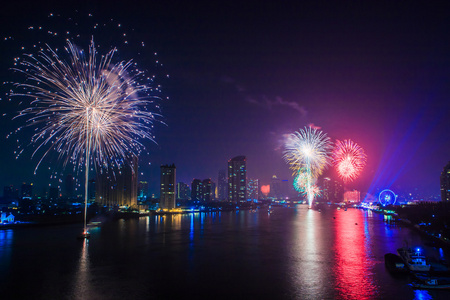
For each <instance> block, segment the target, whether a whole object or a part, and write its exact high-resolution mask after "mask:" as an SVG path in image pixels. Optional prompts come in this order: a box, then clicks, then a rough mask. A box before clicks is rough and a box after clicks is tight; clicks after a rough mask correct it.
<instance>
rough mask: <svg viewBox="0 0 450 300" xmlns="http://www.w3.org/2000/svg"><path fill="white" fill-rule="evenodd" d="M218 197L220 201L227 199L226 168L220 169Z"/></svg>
mask: <svg viewBox="0 0 450 300" xmlns="http://www.w3.org/2000/svg"><path fill="white" fill-rule="evenodd" d="M217 198H218V200H219V201H225V200H227V198H228V196H227V175H226V171H225V170H220V171H219V177H218V178H217Z"/></svg>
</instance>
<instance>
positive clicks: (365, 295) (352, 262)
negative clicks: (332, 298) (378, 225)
mask: <svg viewBox="0 0 450 300" xmlns="http://www.w3.org/2000/svg"><path fill="white" fill-rule="evenodd" d="M335 217H336V225H335V227H334V230H335V234H336V242H335V264H334V275H335V278H336V282H335V285H336V291H337V292H338V294H339V295H340V296H341V297H343V298H346V299H373V298H376V293H377V287H376V285H375V283H374V279H373V277H374V274H373V272H372V268H373V264H374V262H373V260H372V259H371V258H370V257H369V251H370V249H369V247H368V246H369V244H370V243H369V240H370V234H369V232H368V224H367V219H365V218H364V216H363V214H361V212H360V211H357V210H349V211H347V212H337V213H336V214H335Z"/></svg>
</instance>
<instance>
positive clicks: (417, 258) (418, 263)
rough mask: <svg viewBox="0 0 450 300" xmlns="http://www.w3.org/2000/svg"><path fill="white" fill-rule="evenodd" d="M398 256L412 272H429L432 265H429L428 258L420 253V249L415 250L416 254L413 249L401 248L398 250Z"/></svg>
mask: <svg viewBox="0 0 450 300" xmlns="http://www.w3.org/2000/svg"><path fill="white" fill-rule="evenodd" d="M397 253H398V255H400V257H401V258H402V260H403V262H404V263H405V264H406V266H407V267H408V269H409V270H410V271H412V272H428V271H430V268H431V265H430V264H428V263H427V260H426V257H425V256H423V255H422V254H421V253H420V248H417V249H415V252H413V251H412V250H411V248H406V247H403V248H399V249H397Z"/></svg>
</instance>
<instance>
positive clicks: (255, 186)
mask: <svg viewBox="0 0 450 300" xmlns="http://www.w3.org/2000/svg"><path fill="white" fill-rule="evenodd" d="M247 194H248V199H250V200H258V199H259V180H258V179H250V180H249V181H248V186H247Z"/></svg>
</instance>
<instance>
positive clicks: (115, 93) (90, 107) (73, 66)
mask: <svg viewBox="0 0 450 300" xmlns="http://www.w3.org/2000/svg"><path fill="white" fill-rule="evenodd" d="M115 51H116V49H113V50H111V51H109V52H108V53H107V54H106V55H103V56H99V54H98V53H97V51H96V48H95V46H94V41H93V40H91V44H90V47H89V51H88V54H87V55H86V54H85V52H84V51H83V50H80V49H79V48H77V47H76V46H75V45H74V44H73V43H72V42H70V41H68V42H67V46H66V47H65V52H64V53H65V54H66V55H67V57H68V59H67V60H64V59H63V58H61V57H60V56H59V55H58V54H57V51H55V50H53V49H52V48H50V47H49V46H47V48H46V49H43V50H41V51H40V52H39V53H38V55H37V56H36V57H35V56H33V55H27V56H26V57H25V59H24V60H23V61H22V62H21V66H22V68H19V69H17V70H18V71H20V72H22V73H24V74H25V75H26V77H27V81H26V82H25V83H22V84H17V87H18V88H23V89H24V92H22V93H16V94H14V96H25V97H31V98H32V101H31V104H30V107H28V108H26V109H25V110H23V111H21V112H20V114H19V116H24V117H26V118H28V119H27V125H25V126H31V127H34V128H35V134H34V135H33V136H32V138H31V143H32V144H34V145H35V146H36V149H35V151H34V153H33V156H34V155H36V153H38V152H40V151H43V154H42V156H41V158H40V160H39V163H38V164H37V166H36V169H37V168H38V167H39V165H40V163H41V162H42V160H43V159H44V158H45V157H46V156H47V155H48V154H49V153H50V152H54V151H56V152H57V153H58V154H59V158H62V157H66V158H65V161H64V164H66V163H67V162H68V161H70V162H72V163H74V165H75V166H79V167H80V168H81V167H82V166H83V164H84V167H85V173H86V176H85V231H86V207H87V186H88V184H87V181H88V172H89V165H90V160H91V159H92V160H93V161H94V162H95V164H94V165H95V166H100V165H103V166H109V165H120V164H122V162H123V159H129V158H131V157H133V156H136V155H138V154H139V153H140V151H141V150H142V149H143V148H144V147H143V144H142V143H140V142H139V139H141V138H142V139H149V140H151V141H153V139H154V137H153V135H152V131H153V130H152V128H153V122H154V121H155V120H156V119H155V118H156V116H157V115H155V114H154V113H152V112H151V111H149V109H148V107H149V106H150V104H151V103H152V102H153V101H152V100H153V98H152V97H151V96H150V95H149V92H150V91H151V88H150V87H148V86H146V85H144V84H141V80H142V78H144V77H143V76H144V73H143V72H140V71H139V70H137V69H136V68H135V64H134V63H132V61H128V62H123V61H122V62H119V63H116V64H113V63H112V60H113V55H114V53H115Z"/></svg>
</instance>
